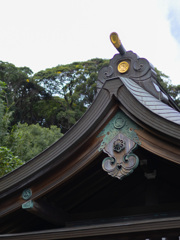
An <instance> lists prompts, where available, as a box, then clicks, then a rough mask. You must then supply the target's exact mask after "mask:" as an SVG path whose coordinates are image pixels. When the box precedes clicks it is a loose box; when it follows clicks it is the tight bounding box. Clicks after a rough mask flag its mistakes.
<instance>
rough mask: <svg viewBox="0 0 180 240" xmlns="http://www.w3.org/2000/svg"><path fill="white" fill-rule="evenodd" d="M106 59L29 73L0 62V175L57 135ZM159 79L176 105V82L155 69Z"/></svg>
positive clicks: (85, 99)
mask: <svg viewBox="0 0 180 240" xmlns="http://www.w3.org/2000/svg"><path fill="white" fill-rule="evenodd" d="M108 63H109V60H105V59H99V58H96V59H91V60H88V61H84V62H74V63H72V64H67V65H58V66H56V67H53V68H48V69H45V70H42V71H39V72H38V73H35V74H33V72H32V70H31V69H30V68H28V67H16V66H15V65H14V64H12V63H8V62H3V61H0V168H1V172H0V176H2V175H4V174H6V173H8V172H10V171H12V170H13V169H15V168H16V167H18V166H20V165H22V164H23V163H24V162H26V161H28V160H30V159H31V158H33V157H34V156H36V155H37V154H39V153H40V152H42V151H43V150H44V149H45V148H47V147H48V146H49V145H51V144H52V143H53V142H54V141H56V140H57V139H58V138H60V137H61V136H62V135H63V133H65V132H66V131H67V130H68V129H69V128H70V127H72V126H73V125H74V124H75V122H77V120H78V119H79V118H80V117H81V116H82V114H83V113H84V112H85V111H86V109H87V107H88V106H89V105H90V104H91V103H92V102H93V99H94V96H95V95H96V80H97V75H98V71H99V70H100V68H102V67H103V66H105V65H108ZM156 73H157V79H158V81H159V83H160V84H161V85H162V87H163V88H164V89H165V90H166V91H167V92H168V93H169V94H170V96H171V97H172V98H173V100H174V101H175V102H176V104H177V105H178V106H179V107H180V85H178V86H175V85H172V84H171V82H170V80H169V77H168V76H166V75H165V74H164V73H162V72H161V71H159V70H158V69H156Z"/></svg>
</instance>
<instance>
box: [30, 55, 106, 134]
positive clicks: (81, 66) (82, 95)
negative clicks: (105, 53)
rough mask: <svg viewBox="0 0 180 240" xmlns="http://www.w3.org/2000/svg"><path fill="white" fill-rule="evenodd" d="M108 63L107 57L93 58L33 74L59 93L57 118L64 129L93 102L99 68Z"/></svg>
mask: <svg viewBox="0 0 180 240" xmlns="http://www.w3.org/2000/svg"><path fill="white" fill-rule="evenodd" d="M108 63H109V61H108V60H103V59H92V60H89V61H86V62H74V63H72V64H67V65H59V66H57V67H54V68H50V69H46V70H44V71H40V72H38V73H36V74H35V75H34V77H33V79H34V80H35V81H36V82H37V83H38V84H40V85H41V86H42V87H44V88H45V89H46V91H48V92H49V94H51V95H53V96H56V98H53V101H54V104H55V102H56V103H57V102H58V103H59V105H60V109H58V112H57V115H56V122H57V121H58V124H59V125H61V126H62V127H63V129H65V130H67V129H69V128H70V127H71V126H72V125H73V124H74V123H75V122H76V121H77V120H78V119H79V118H80V117H81V116H82V114H83V113H84V112H85V111H86V108H87V106H88V105H89V104H91V103H92V101H93V99H94V96H95V95H96V80H97V75H98V71H99V69H100V68H101V67H103V66H104V65H107V64H108ZM57 96H58V97H57ZM40 104H42V103H40ZM51 104H52V101H51ZM55 105H56V104H55ZM55 108H56V109H57V107H55ZM49 116H50V114H49ZM52 118H53V117H52Z"/></svg>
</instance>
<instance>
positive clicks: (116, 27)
mask: <svg viewBox="0 0 180 240" xmlns="http://www.w3.org/2000/svg"><path fill="white" fill-rule="evenodd" d="M171 2H173V4H174V3H175V2H176V1H171ZM177 2H178V1H177ZM0 4H1V15H0V27H1V38H0V53H1V60H2V61H8V62H12V63H14V64H15V65H17V66H24V65H25V66H28V67H30V68H31V69H32V70H33V71H34V72H37V71H39V70H42V69H45V68H49V67H53V66H56V65H58V64H66V63H71V62H74V61H82V60H88V59H91V58H96V57H99V58H112V57H113V55H114V54H115V53H116V50H115V49H114V48H113V46H112V45H111V43H110V41H109V34H110V33H111V32H112V31H116V32H118V34H119V36H120V38H121V40H122V42H123V45H124V47H125V48H126V50H133V51H134V52H136V53H137V54H138V55H139V56H140V57H145V58H147V59H148V60H149V61H150V62H151V63H152V64H153V65H154V66H156V67H157V68H158V69H159V70H161V71H163V72H164V73H166V74H167V75H169V76H170V78H171V79H172V81H173V83H175V84H178V83H180V82H179V81H180V73H179V72H178V70H179V69H178V68H179V67H178V66H180V47H179V43H178V41H177V40H176V39H175V38H174V36H173V35H172V34H171V28H170V27H171V25H170V22H169V19H168V11H169V6H171V3H170V1H168V0H167V1H166V0H165V1H162V0H158V1H156V0H151V1H150V0H136V1H134V0H126V1H124V0H91V1H90V0H66V1H64V0H31V1H30V0H16V1H14V0H0ZM175 6H176V5H175ZM178 16H179V15H178Z"/></svg>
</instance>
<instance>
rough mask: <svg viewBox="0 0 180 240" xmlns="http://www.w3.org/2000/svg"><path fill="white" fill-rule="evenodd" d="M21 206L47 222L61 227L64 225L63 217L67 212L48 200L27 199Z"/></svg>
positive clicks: (64, 217)
mask: <svg viewBox="0 0 180 240" xmlns="http://www.w3.org/2000/svg"><path fill="white" fill-rule="evenodd" d="M22 208H23V209H24V210H26V211H28V212H30V213H32V214H34V215H36V216H38V217H40V218H42V219H43V220H45V221H47V222H49V223H52V224H54V225H57V226H61V227H63V226H65V219H66V217H67V214H66V213H65V212H64V211H63V210H62V209H59V208H57V207H55V206H53V205H52V204H51V203H49V202H46V201H44V200H40V201H32V200H29V201H27V202H25V203H24V204H22Z"/></svg>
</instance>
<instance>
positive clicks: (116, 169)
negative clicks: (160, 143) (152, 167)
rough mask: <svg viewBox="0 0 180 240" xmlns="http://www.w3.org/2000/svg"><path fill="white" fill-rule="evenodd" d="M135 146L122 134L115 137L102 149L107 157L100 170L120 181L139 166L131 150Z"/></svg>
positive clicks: (136, 157)
mask: <svg viewBox="0 0 180 240" xmlns="http://www.w3.org/2000/svg"><path fill="white" fill-rule="evenodd" d="M136 147H137V144H136V143H135V142H134V141H132V140H131V139H129V138H127V137H126V136H124V135H123V134H121V133H119V134H118V135H116V136H115V137H114V138H113V139H112V140H111V141H110V142H109V143H108V144H107V145H106V147H105V148H104V149H103V151H104V152H105V153H107V154H108V156H109V157H106V158H105V159H104V160H103V162H102V168H103V169H104V171H106V172H107V173H108V174H109V175H111V176H112V177H117V178H118V179H122V178H124V177H125V176H128V175H129V174H131V173H132V172H133V171H134V169H135V168H136V167H137V166H138V164H139V158H138V156H137V155H135V154H134V153H132V152H133V150H134V149H135V148H136Z"/></svg>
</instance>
